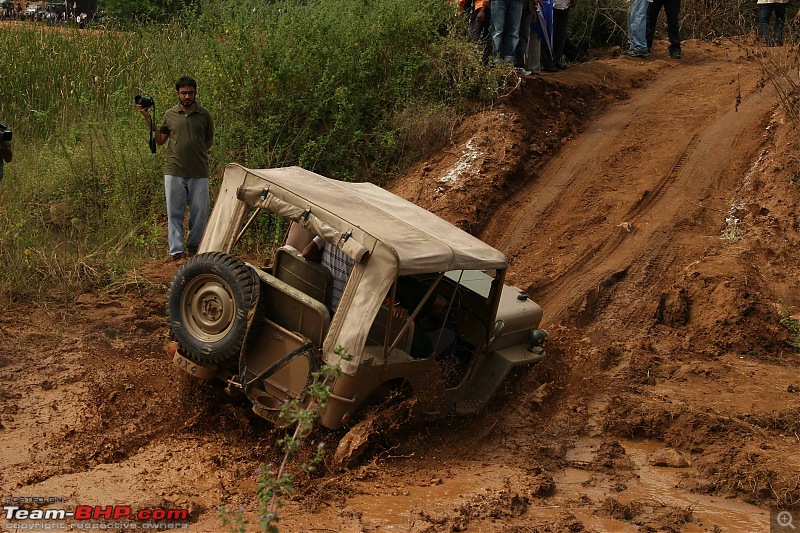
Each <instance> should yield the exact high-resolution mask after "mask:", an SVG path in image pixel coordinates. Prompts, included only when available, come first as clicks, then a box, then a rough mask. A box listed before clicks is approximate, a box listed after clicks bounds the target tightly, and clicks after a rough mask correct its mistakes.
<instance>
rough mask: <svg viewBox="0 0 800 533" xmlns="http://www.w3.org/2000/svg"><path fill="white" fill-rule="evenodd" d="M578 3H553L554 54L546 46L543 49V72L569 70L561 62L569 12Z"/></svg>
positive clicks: (565, 0) (557, 0)
mask: <svg viewBox="0 0 800 533" xmlns="http://www.w3.org/2000/svg"><path fill="white" fill-rule="evenodd" d="M576 1H577V0H555V2H554V3H553V53H552V54H551V53H550V50H548V49H547V47H546V46H543V47H542V70H544V71H545V72H556V71H557V70H558V69H560V68H567V66H566V65H565V64H564V63H563V62H562V61H561V60H562V58H563V56H564V46H565V44H566V42H567V28H568V27H569V11H570V9H572V8H573V7H575V2H576Z"/></svg>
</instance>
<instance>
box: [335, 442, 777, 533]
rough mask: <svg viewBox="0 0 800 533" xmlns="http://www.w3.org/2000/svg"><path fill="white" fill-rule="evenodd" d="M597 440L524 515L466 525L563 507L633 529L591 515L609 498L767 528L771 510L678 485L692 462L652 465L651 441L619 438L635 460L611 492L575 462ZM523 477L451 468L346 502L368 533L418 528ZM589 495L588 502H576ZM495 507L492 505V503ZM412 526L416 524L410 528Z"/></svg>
mask: <svg viewBox="0 0 800 533" xmlns="http://www.w3.org/2000/svg"><path fill="white" fill-rule="evenodd" d="M596 444H597V443H596V442H590V441H587V442H584V443H581V444H580V445H579V446H577V447H576V448H575V449H574V450H573V452H572V453H571V454H570V456H569V457H568V458H569V459H570V460H571V461H572V463H573V464H577V465H579V466H577V467H571V468H567V469H565V470H564V471H562V472H560V473H559V474H558V475H557V476H556V478H555V483H556V487H557V490H556V493H555V494H554V495H553V496H551V497H550V498H547V499H544V500H538V499H533V500H532V503H531V507H530V508H529V509H528V511H527V513H525V514H524V515H522V516H519V517H514V518H505V519H502V520H500V521H499V522H496V521H494V520H489V519H488V518H487V515H486V514H485V513H480V512H478V513H477V514H476V513H467V516H468V524H469V530H470V531H471V530H475V531H500V530H501V528H502V527H503V525H505V526H508V525H511V524H518V525H524V524H542V523H554V522H555V521H556V520H557V519H558V517H559V515H560V514H562V513H563V512H564V511H565V510H568V511H569V512H570V513H572V514H573V515H574V516H575V518H577V519H578V520H580V521H581V522H582V523H583V525H584V527H585V528H586V529H587V530H589V531H609V532H611V531H613V532H615V533H617V532H618V533H628V532H630V533H635V532H637V531H639V528H638V526H637V525H636V524H634V523H633V522H625V521H620V520H614V519H611V518H604V517H602V516H598V515H597V514H595V511H596V509H597V505H598V502H602V501H604V500H605V499H607V498H608V497H609V494H611V495H613V496H614V497H615V498H616V499H617V500H618V501H619V503H621V504H623V505H624V504H626V503H630V502H634V501H636V502H652V503H653V504H654V507H657V508H659V507H662V506H669V507H674V508H678V509H686V508H691V509H692V517H693V522H692V523H690V524H685V525H684V526H683V529H682V531H684V532H686V533H701V532H704V531H710V530H714V529H715V527H716V528H719V530H721V531H725V532H742V533H745V532H746V533H758V532H768V531H769V512H768V511H767V510H764V509H760V508H758V507H754V506H751V505H748V504H745V503H741V502H738V501H734V500H726V499H723V498H717V497H711V496H707V495H702V494H694V493H691V492H688V491H686V490H683V489H681V488H679V487H680V486H681V484H682V483H683V482H684V481H685V478H686V476H687V475H689V474H692V473H693V471H692V467H691V466H689V467H686V468H668V467H655V466H651V465H650V464H649V463H648V460H647V457H648V455H649V454H650V453H652V452H653V451H655V450H657V449H659V448H661V447H663V445H662V444H660V443H656V442H646V441H644V442H643V441H637V442H633V441H630V442H622V445H623V447H624V448H625V451H626V455H627V456H628V458H629V459H631V461H632V462H633V464H634V465H635V468H634V470H632V471H631V472H632V473H633V472H635V474H636V475H632V476H631V479H628V480H626V481H625V485H626V487H627V488H625V489H624V490H621V491H619V490H613V489H612V488H611V487H612V486H613V484H614V483H616V482H617V481H618V480H615V479H613V478H612V477H611V476H607V475H605V474H603V473H598V472H597V471H596V470H593V469H583V468H580V465H581V464H583V463H589V462H591V460H592V459H593V457H594V455H595V452H596V449H597V446H596ZM524 479H525V474H524V473H523V472H522V471H520V470H518V469H516V468H515V467H513V466H505V467H501V468H499V469H496V470H494V471H492V472H490V473H488V474H487V472H486V471H481V470H480V469H476V471H470V470H469V469H458V468H454V469H452V470H451V471H450V474H449V475H448V476H446V477H445V478H443V479H437V480H431V481H430V482H422V483H420V484H418V485H413V484H405V485H402V486H400V485H398V487H395V488H393V487H386V489H385V491H384V494H382V495H376V492H372V493H371V494H370V495H359V496H355V497H353V498H350V499H349V500H348V502H347V503H348V507H350V508H352V509H353V510H354V511H356V512H357V513H358V514H359V515H360V522H361V524H362V525H363V526H364V527H365V529H366V530H368V531H374V532H385V533H392V532H401V531H403V532H407V531H414V530H416V529H417V528H418V527H419V526H420V525H421V524H420V521H424V520H425V519H424V518H423V515H422V513H424V515H427V516H428V517H434V518H440V519H444V518H450V519H455V518H458V516H459V513H460V510H462V509H464V508H465V507H469V506H470V505H471V508H472V509H473V510H475V509H479V508H480V505H479V504H480V502H484V503H488V502H491V501H492V500H493V496H495V495H497V494H498V493H499V492H501V491H504V490H509V489H510V490H511V491H512V492H513V491H519V493H520V494H525V484H524V483H520V482H517V483H515V482H514V480H524ZM586 498H588V501H587V503H586V506H583V505H582V504H581V502H582V501H583V500H585V499H586ZM495 505H496V504H495ZM415 526H416V527H415Z"/></svg>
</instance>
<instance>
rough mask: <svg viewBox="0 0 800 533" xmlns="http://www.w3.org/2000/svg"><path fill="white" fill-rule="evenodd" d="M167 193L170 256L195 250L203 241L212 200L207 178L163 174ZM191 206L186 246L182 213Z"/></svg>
mask: <svg viewBox="0 0 800 533" xmlns="http://www.w3.org/2000/svg"><path fill="white" fill-rule="evenodd" d="M164 193H165V194H166V197H167V235H168V239H169V253H170V255H173V256H174V255H176V254H182V253H186V250H187V249H188V250H190V251H191V252H196V251H197V249H198V248H199V247H200V241H201V240H203V233H205V231H206V224H208V213H209V211H210V210H211V202H210V200H209V196H208V178H183V177H181V176H170V175H166V176H164ZM187 205H188V206H189V236H188V238H187V239H186V247H184V245H183V216H184V212H185V211H186V206H187Z"/></svg>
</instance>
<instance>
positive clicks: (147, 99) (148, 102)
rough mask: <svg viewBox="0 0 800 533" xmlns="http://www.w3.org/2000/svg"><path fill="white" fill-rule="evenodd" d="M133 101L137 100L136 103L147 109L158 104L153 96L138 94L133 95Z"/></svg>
mask: <svg viewBox="0 0 800 533" xmlns="http://www.w3.org/2000/svg"><path fill="white" fill-rule="evenodd" d="M133 101H134V102H136V105H140V106H142V107H143V108H145V109H149V108H151V107H153V106H154V105H156V103H155V101H154V100H153V97H152V96H141V95H138V94H137V95H136V96H134V97H133Z"/></svg>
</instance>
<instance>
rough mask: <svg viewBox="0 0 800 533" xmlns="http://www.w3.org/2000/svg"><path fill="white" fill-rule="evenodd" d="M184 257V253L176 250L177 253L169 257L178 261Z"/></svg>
mask: <svg viewBox="0 0 800 533" xmlns="http://www.w3.org/2000/svg"><path fill="white" fill-rule="evenodd" d="M185 257H186V254H185V253H183V252H178V253H177V254H172V255H171V256H170V258H172V260H173V261H180V260H181V259H183V258H185Z"/></svg>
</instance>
